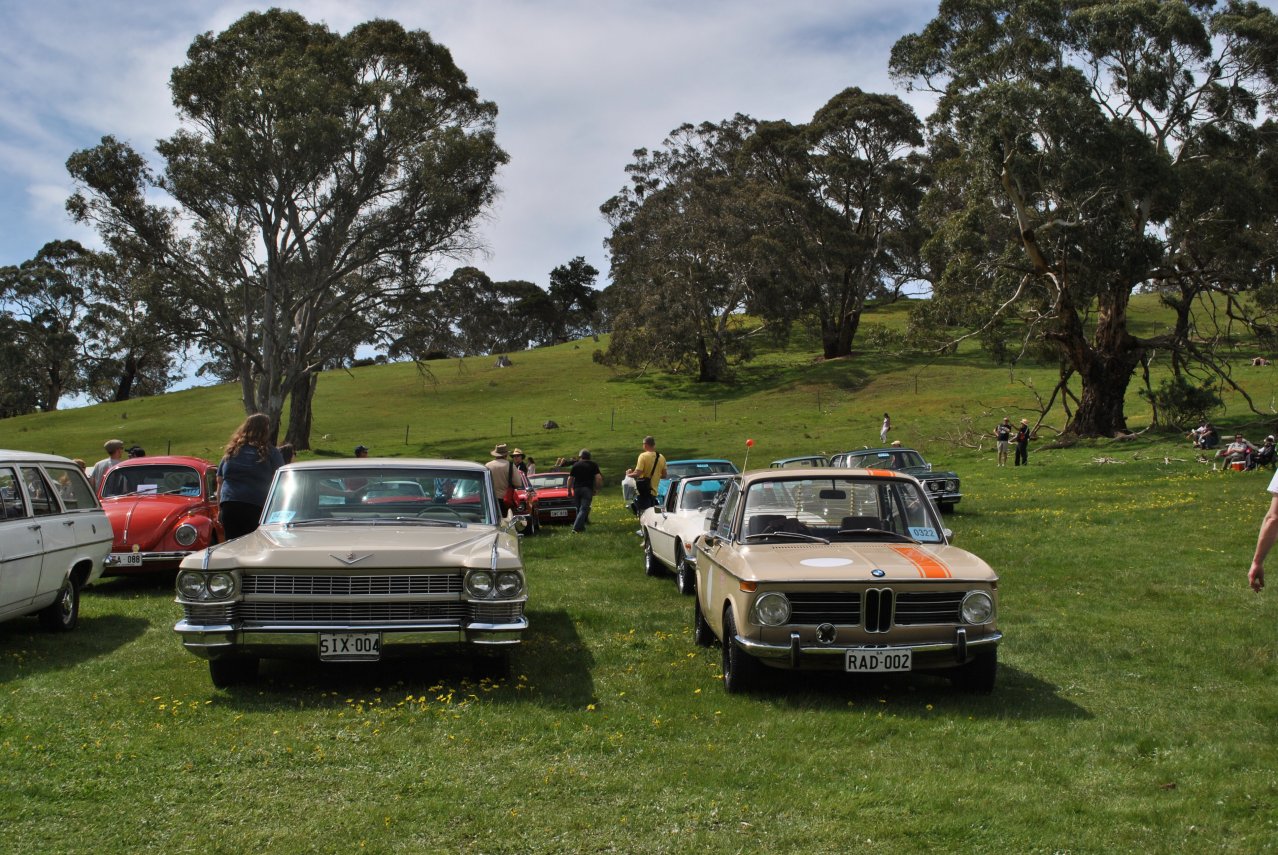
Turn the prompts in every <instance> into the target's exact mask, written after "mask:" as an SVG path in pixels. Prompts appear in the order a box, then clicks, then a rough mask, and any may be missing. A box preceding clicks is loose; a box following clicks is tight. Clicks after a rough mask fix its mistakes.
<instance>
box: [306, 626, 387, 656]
mask: <svg viewBox="0 0 1278 855" xmlns="http://www.w3.org/2000/svg"><path fill="white" fill-rule="evenodd" d="M381 655H382V634H381V633H380V632H331V633H330V632H321V633H320V637H319V658H320V659H321V660H323V661H325V662H338V661H346V662H357V661H370V662H371V661H376V660H377V659H379V658H381Z"/></svg>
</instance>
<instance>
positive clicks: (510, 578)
mask: <svg viewBox="0 0 1278 855" xmlns="http://www.w3.org/2000/svg"><path fill="white" fill-rule="evenodd" d="M495 587H496V590H497V596H498V597H501V598H503V599H504V598H507V597H518V596H519V594H520V593H521V592H522V591H523V590H524V580H523V577H522V576H520V575H519V574H518V573H514V572H511V571H509V570H507V571H505V572H502V573H498V574H497V584H496V586H495Z"/></svg>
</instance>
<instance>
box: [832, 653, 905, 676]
mask: <svg viewBox="0 0 1278 855" xmlns="http://www.w3.org/2000/svg"><path fill="white" fill-rule="evenodd" d="M912 652H913V651H910V650H886V649H884V650H881V649H877V648H872V647H866V648H861V649H853V650H849V651H848V652H847V659H846V660H845V661H844V668H845V669H846V670H848V671H854V672H858V673H879V672H883V671H908V670H910V664H911V662H912V660H913V657H912V655H911V654H912Z"/></svg>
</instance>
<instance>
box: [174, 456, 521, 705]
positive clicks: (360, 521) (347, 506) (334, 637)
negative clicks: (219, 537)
mask: <svg viewBox="0 0 1278 855" xmlns="http://www.w3.org/2000/svg"><path fill="white" fill-rule="evenodd" d="M520 522H521V520H520V519H519V518H516V519H514V520H511V519H503V518H502V517H501V514H500V511H499V509H498V505H497V499H496V497H495V496H494V494H493V484H492V478H491V476H490V473H489V471H488V470H487V469H486V468H484V467H483V466H480V465H479V464H477V463H469V462H464V461H458V460H407V459H391V458H387V459H371V458H370V459H363V460H340V461H308V462H306V463H295V464H292V465H289V466H285V467H284V468H282V469H280V470H279V472H277V473H276V476H275V481H274V483H273V484H272V486H271V492H270V495H269V496H268V497H267V502H266V508H265V510H264V511H263V514H262V521H261V525H260V527H259V528H258V529H257V531H255V532H253V533H252V534H248V535H245V536H243V537H239V538H235V539H234V540H229V541H227V542H226V543H221V544H217V545H216V546H211V547H209V548H208V549H205V550H203V551H201V552H197V553H193V554H192V555H190V556H188V557H187V558H186V559H185V560H183V562H182V565H181V568H180V569H179V571H178V576H177V602H178V603H179V604H180V605H181V606H182V619H181V620H180V621H178V623H177V625H176V626H175V627H174V629H175V630H176V631H177V633H178V635H179V636H181V638H182V644H183V645H184V646H185V647H186V649H187V650H189V651H190V652H191V653H193V654H195V655H196V656H199V657H202V658H204V659H207V660H209V673H210V675H211V677H212V679H213V684H214V685H215V686H218V687H224V686H229V685H233V684H235V683H240V682H246V681H248V680H251V679H252V678H253V677H254V676H255V675H256V673H257V668H258V661H259V660H260V659H262V658H302V659H319V660H321V661H331V662H355V663H358V662H372V661H376V660H379V659H383V658H389V657H392V656H404V655H414V654H420V653H421V652H423V651H424V650H427V649H430V648H439V647H441V646H444V647H447V646H450V645H451V646H452V647H453V648H454V649H458V650H461V651H463V652H466V653H468V654H470V655H471V656H482V657H483V658H484V659H486V660H495V662H491V663H490V664H494V665H495V666H496V668H497V669H498V670H500V669H502V668H503V667H504V660H505V657H506V653H507V651H508V650H509V649H510V646H511V645H515V644H518V643H519V641H520V640H521V638H522V636H523V633H524V631H525V630H526V629H527V627H528V621H527V619H526V618H525V617H524V604H525V603H526V601H527V599H528V592H527V586H526V585H525V582H524V567H523V561H522V559H521V557H520V553H519V535H518V530H517V529H518V526H519V524H520Z"/></svg>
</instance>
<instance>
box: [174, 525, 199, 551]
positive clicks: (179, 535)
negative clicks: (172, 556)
mask: <svg viewBox="0 0 1278 855" xmlns="http://www.w3.org/2000/svg"><path fill="white" fill-rule="evenodd" d="M199 536H200V533H199V532H198V531H196V530H195V526H193V525H191V524H190V523H182V524H181V525H180V526H178V527H177V529H176V530H174V532H173V539H174V540H176V541H177V542H178V543H180V544H181V545H183V546H190V545H191V544H192V543H195V539H196V538H197V537H199Z"/></svg>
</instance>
